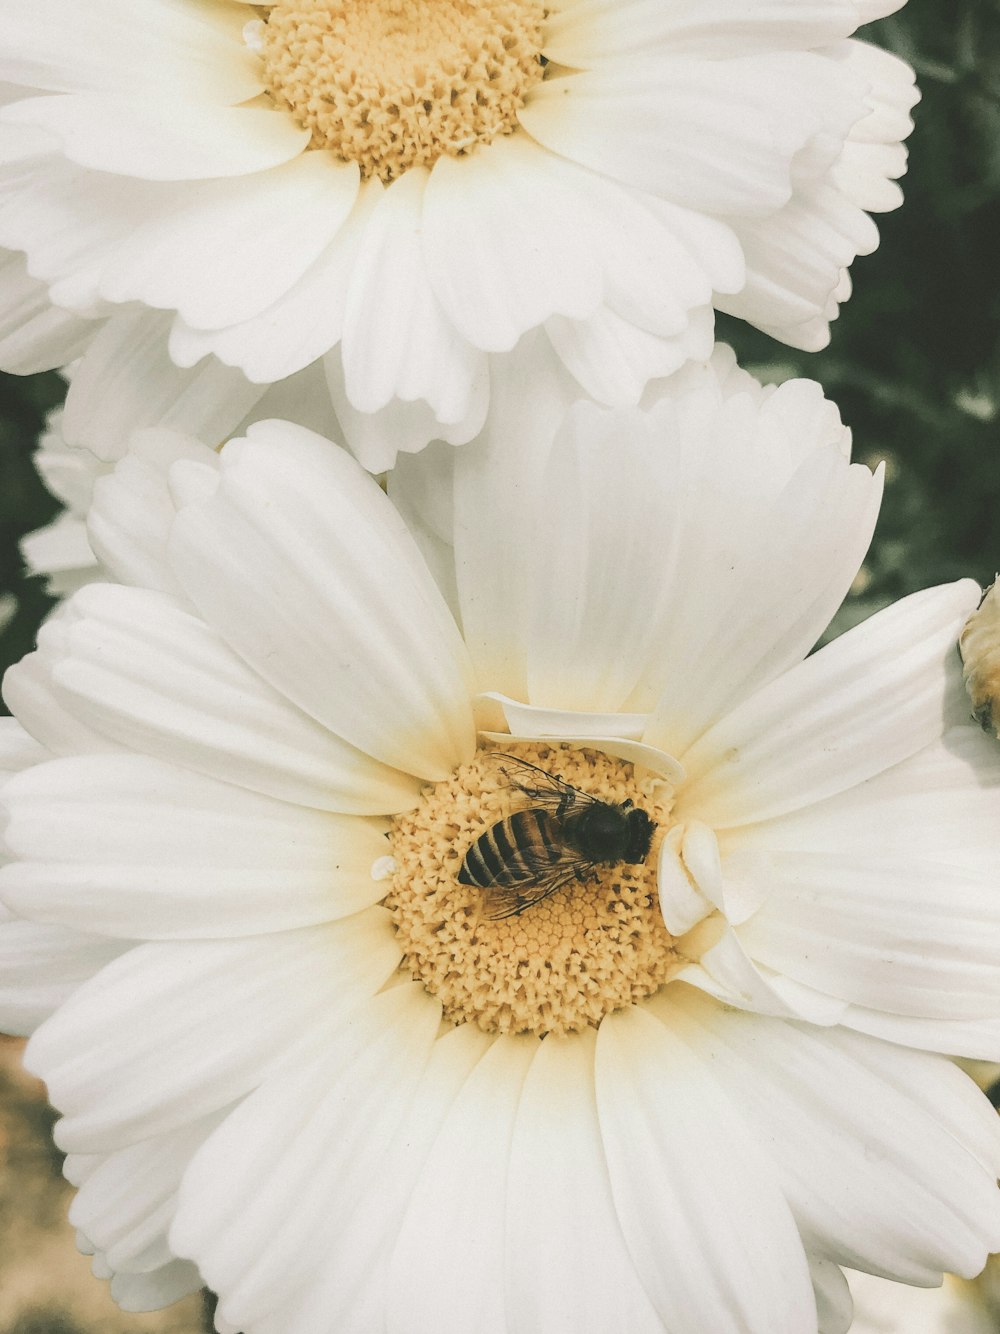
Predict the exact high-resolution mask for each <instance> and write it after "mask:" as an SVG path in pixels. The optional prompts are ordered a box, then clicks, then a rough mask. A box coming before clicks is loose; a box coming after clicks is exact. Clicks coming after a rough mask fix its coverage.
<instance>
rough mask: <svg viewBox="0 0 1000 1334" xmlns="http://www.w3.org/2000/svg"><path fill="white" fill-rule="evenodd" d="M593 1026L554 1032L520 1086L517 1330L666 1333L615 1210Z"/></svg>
mask: <svg viewBox="0 0 1000 1334" xmlns="http://www.w3.org/2000/svg"><path fill="white" fill-rule="evenodd" d="M596 1038H597V1034H596V1033H595V1032H594V1031H593V1030H592V1029H587V1030H585V1031H584V1032H583V1033H581V1034H574V1035H572V1036H570V1037H568V1038H557V1037H553V1036H551V1035H550V1036H549V1037H547V1038H546V1040H545V1041H544V1042H543V1043H541V1044H540V1045H539V1047H538V1050H537V1053H536V1055H535V1058H534V1060H533V1061H532V1063H531V1067H530V1069H529V1071H528V1075H527V1078H526V1080H525V1082H524V1088H523V1090H522V1093H521V1100H520V1103H519V1105H518V1110H517V1120H516V1122H515V1125H514V1139H513V1143H512V1145H511V1153H510V1170H509V1175H508V1178H507V1225H506V1233H507V1249H506V1261H507V1294H508V1295H507V1310H508V1317H507V1319H508V1327H509V1329H510V1331H511V1334H536V1332H537V1331H541V1330H552V1331H556V1330H580V1331H584V1330H594V1331H597V1330H613V1329H622V1330H628V1331H629V1334H663V1324H662V1323H661V1321H660V1318H659V1316H658V1315H657V1313H656V1311H655V1310H654V1308H653V1306H652V1304H651V1302H650V1300H649V1297H647V1295H646V1292H645V1290H644V1288H643V1286H642V1284H641V1283H640V1281H639V1276H638V1274H637V1273H636V1270H635V1266H634V1265H633V1263H632V1259H631V1257H630V1255H629V1252H628V1248H627V1247H626V1245H625V1241H624V1238H623V1237H622V1233H621V1228H620V1226H619V1223H618V1217H617V1215H616V1213H615V1206H614V1201H613V1199H612V1196H611V1187H610V1183H609V1181H608V1169H607V1165H606V1163H605V1158H604V1144H603V1142H602V1140H601V1131H600V1126H599V1124H598V1119H597V1102H596V1097H595V1092H594V1047H595V1043H596Z"/></svg>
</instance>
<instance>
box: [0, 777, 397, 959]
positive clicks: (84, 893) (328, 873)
mask: <svg viewBox="0 0 1000 1334" xmlns="http://www.w3.org/2000/svg"><path fill="white" fill-rule="evenodd" d="M3 801H4V805H5V806H6V807H7V810H8V812H9V814H10V823H9V825H8V827H7V832H6V835H5V837H6V839H7V842H8V845H9V847H10V849H11V851H12V852H13V853H14V855H15V856H16V857H18V858H21V859H22V860H19V861H16V862H14V863H12V864H11V865H8V866H5V867H4V868H3V869H2V870H0V893H2V895H3V898H4V900H5V901H6V902H7V903H8V904H9V906H10V907H11V908H12V909H13V910H14V911H15V912H18V913H21V914H22V915H24V916H31V917H32V918H34V919H35V920H36V921H40V922H51V923H62V924H63V925H66V926H71V927H75V928H77V929H80V930H91V931H96V932H98V933H100V934H102V935H110V936H123V937H125V938H135V937H142V936H149V937H153V938H156V937H162V938H166V939H185V938H187V939H191V938H197V937H205V936H231V935H232V936H245V935H252V934H254V933H255V932H262V931H281V930H286V929H288V928H290V927H296V926H302V925H304V924H307V923H313V922H323V921H330V920H333V919H334V918H338V917H345V916H348V915H349V914H351V913H353V912H356V911H357V910H358V909H359V908H363V907H366V906H367V905H368V904H371V903H375V902H377V901H378V899H380V898H381V897H382V895H383V893H384V890H383V889H382V888H381V887H380V886H379V885H378V884H376V883H375V882H374V881H373V880H372V878H371V867H372V864H373V863H374V862H375V861H376V860H377V859H378V858H379V857H380V856H382V855H384V853H385V850H386V845H385V840H384V838H383V837H382V832H381V828H380V826H379V825H378V824H377V823H376V822H375V821H372V820H364V819H359V818H357V817H355V816H348V815H331V814H328V813H326V812H321V811H312V810H307V809H305V808H303V807H297V806H290V805H288V804H287V803H285V802H278V801H274V800H272V799H271V798H269V797H263V796H259V795H257V794H256V793H252V792H247V791H245V790H243V789H241V788H236V787H231V786H230V785H229V784H228V783H218V782H216V781H215V780H214V779H210V778H204V777H202V776H201V775H200V774H195V773H192V772H190V771H187V770H183V769H177V768H175V767H174V766H172V765H168V764H163V763H161V762H160V761H158V760H152V759H148V758H147V757H146V756H139V755H100V756H98V755H94V756H87V757H80V758H75V759H64V760H55V761H53V762H52V763H50V764H41V765H38V766H36V767H35V768H34V769H32V770H30V771H28V772H27V773H24V774H19V775H17V776H16V777H15V778H12V779H11V780H10V782H9V784H8V785H7V786H6V787H5V788H4V792H3Z"/></svg>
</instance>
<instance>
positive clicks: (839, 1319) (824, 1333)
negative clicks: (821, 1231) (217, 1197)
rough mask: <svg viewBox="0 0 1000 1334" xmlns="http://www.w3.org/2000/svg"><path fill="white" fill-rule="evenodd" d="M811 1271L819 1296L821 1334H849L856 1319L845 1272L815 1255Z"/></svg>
mask: <svg viewBox="0 0 1000 1334" xmlns="http://www.w3.org/2000/svg"><path fill="white" fill-rule="evenodd" d="M809 1271H810V1273H811V1274H812V1280H813V1291H814V1292H815V1294H816V1314H817V1315H818V1316H819V1334H847V1331H848V1330H849V1329H850V1328H851V1320H852V1317H853V1315H854V1303H853V1301H852V1300H851V1290H850V1288H849V1287H848V1286H847V1279H846V1278H845V1277H844V1271H843V1270H842V1269H840V1268H839V1267H838V1266H837V1265H835V1264H834V1263H833V1261H832V1260H824V1259H823V1258H822V1257H820V1256H814V1255H811V1256H810V1257H809ZM859 1334H860V1332H859Z"/></svg>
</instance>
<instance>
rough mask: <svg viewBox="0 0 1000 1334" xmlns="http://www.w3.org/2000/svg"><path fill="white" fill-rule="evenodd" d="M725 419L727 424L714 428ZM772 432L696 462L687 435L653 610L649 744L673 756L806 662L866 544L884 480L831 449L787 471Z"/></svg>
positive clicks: (782, 447) (780, 439) (783, 441)
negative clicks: (654, 695)
mask: <svg viewBox="0 0 1000 1334" xmlns="http://www.w3.org/2000/svg"><path fill="white" fill-rule="evenodd" d="M779 392H780V391H779ZM678 397H679V396H678ZM777 397H778V395H777V394H776V395H775V396H774V399H772V400H771V401H772V402H774V401H775V400H776V399H777ZM738 401H739V400H736V402H737V403H738ZM820 403H822V400H820ZM820 403H817V404H815V405H814V407H815V408H818V407H819V406H820ZM725 417H726V413H725V412H724V411H723V412H720V413H719V415H718V417H717V419H716V423H715V424H714V425H715V429H716V430H717V429H719V427H722V426H723V423H724V422H725ZM768 425H769V424H766V417H765V415H764V414H763V413H761V414H760V415H759V416H757V421H756V423H755V426H754V427H752V428H751V430H752V432H753V434H752V435H751V437H750V439H749V440H748V439H746V438H744V439H743V440H740V438H739V434H741V433H734V435H733V436H732V437H731V438H730V440H729V441H728V442H725V443H722V442H720V443H719V445H717V446H716V447H715V448H705V447H704V445H703V446H702V450H701V454H700V456H696V455H695V454H694V449H695V439H696V438H697V437H696V436H694V435H692V436H691V437H689V438H688V440H686V441H684V443H683V444H682V446H681V450H678V453H680V455H681V456H680V458H679V459H677V461H676V463H675V464H674V466H673V468H672V469H671V471H670V472H669V473H668V474H667V477H668V479H669V480H673V482H674V488H673V495H672V505H671V509H670V511H669V512H668V513H667V514H664V516H663V526H664V530H665V532H666V533H667V534H668V535H669V536H668V541H669V542H670V547H669V548H668V550H667V551H666V552H665V553H664V556H663V558H662V560H663V569H664V575H663V576H662V580H661V583H660V586H659V588H658V589H657V594H656V605H655V611H652V615H653V616H654V617H655V618H656V620H657V621H658V625H657V630H658V642H657V644H656V650H657V652H656V657H655V659H654V669H653V671H652V672H650V678H651V679H650V684H653V682H656V684H657V686H658V693H659V692H662V693H660V698H659V701H658V703H657V704H656V706H655V708H654V709H653V712H652V716H651V718H650V721H649V726H648V728H647V731H646V734H645V737H644V739H645V740H646V741H648V742H649V743H650V744H651V745H655V746H659V747H661V748H663V749H666V750H669V751H670V753H672V754H676V755H681V754H682V752H683V751H684V750H685V749H686V747H687V746H688V745H689V744H690V743H691V742H692V741H693V740H694V739H695V738H696V737H697V736H698V735H699V733H700V732H701V731H702V729H703V728H704V727H705V726H706V724H708V723H709V722H710V721H712V720H713V719H714V718H718V717H719V716H720V714H722V713H724V712H725V710H726V709H727V708H731V707H732V706H733V704H734V703H735V702H736V701H737V700H739V699H740V698H745V697H746V695H747V693H749V692H750V691H752V690H753V689H754V688H755V686H757V685H758V684H759V685H763V684H764V683H765V682H766V681H768V680H772V679H773V678H774V677H776V676H778V675H779V674H780V673H781V672H782V671H784V670H785V669H786V668H788V667H791V666H792V665H793V664H795V663H797V662H799V661H800V660H801V658H802V657H803V656H804V655H805V654H806V653H807V652H808V650H809V648H810V647H811V646H812V644H813V643H814V642H815V640H816V639H817V638H818V636H819V634H820V633H821V631H822V629H823V628H824V627H825V625H826V624H827V622H828V621H829V618H830V617H831V616H832V614H833V612H834V611H835V610H836V608H837V606H838V605H839V603H840V600H841V599H842V598H843V596H844V594H845V593H846V591H847V588H848V586H849V584H850V582H851V580H852V579H853V578H854V575H855V574H856V572H857V568H858V566H859V565H860V563H861V559H862V557H863V555H864V552H865V549H866V548H867V546H868V543H869V541H870V538H871V533H872V529H873V527H874V523H875V518H876V515H877V512H878V504H879V500H880V497H881V490H882V485H881V476H880V475H879V476H876V477H875V478H873V477H872V475H871V474H870V473H869V472H868V470H867V469H865V468H862V467H860V466H855V467H850V466H849V465H848V464H847V462H846V460H845V459H843V458H842V457H840V455H839V453H838V452H835V451H834V450H833V449H831V448H829V447H823V448H814V449H812V450H810V451H809V452H807V453H806V456H805V458H804V459H803V461H802V462H801V464H799V466H798V468H797V469H795V470H794V471H792V470H791V469H790V468H788V464H787V462H786V459H787V450H788V441H789V440H794V439H795V438H796V437H795V435H793V434H792V433H791V432H787V433H786V432H784V431H781V430H778V431H774V435H773V438H772V440H768V438H767V436H768V434H769V433H770V432H769V430H768ZM754 436H756V439H754ZM800 438H801V437H800ZM681 451H683V452H681ZM783 455H784V456H785V457H784V458H783V457H782V456H783ZM792 466H793V467H794V464H793V465H792ZM716 470H718V472H722V473H724V474H726V475H727V485H726V487H725V488H722V487H719V486H718V485H717V483H716V482H715V481H714V480H713V478H714V477H715V476H716V475H717V473H716ZM789 472H791V476H789V475H788V474H789ZM685 767H686V766H685ZM691 813H692V814H696V815H698V816H699V817H700V818H703V819H704V818H706V817H705V816H704V814H703V812H702V811H701V810H696V809H695V808H694V807H692V808H691Z"/></svg>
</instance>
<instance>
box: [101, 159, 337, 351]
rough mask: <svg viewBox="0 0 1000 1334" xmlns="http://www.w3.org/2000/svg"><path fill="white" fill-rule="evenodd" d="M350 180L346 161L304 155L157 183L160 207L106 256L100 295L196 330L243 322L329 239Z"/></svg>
mask: <svg viewBox="0 0 1000 1334" xmlns="http://www.w3.org/2000/svg"><path fill="white" fill-rule="evenodd" d="M358 184H359V177H358V169H357V166H356V165H355V164H354V163H338V162H336V160H334V159H332V158H331V157H330V156H329V155H328V154H326V153H303V154H301V155H300V156H299V157H297V158H295V159H293V160H292V161H291V162H286V163H283V164H282V165H280V166H277V167H274V168H272V169H271V170H269V171H268V172H267V173H266V175H265V176H258V175H257V174H256V173H255V174H253V175H251V176H239V177H236V178H234V179H232V180H211V181H205V182H203V183H202V184H201V185H200V186H199V187H198V188H197V189H191V188H190V187H185V186H183V185H167V186H161V187H160V188H159V189H157V190H154V191H153V194H152V196H151V197H152V199H153V200H154V201H159V206H158V207H155V208H154V209H151V210H150V211H149V212H148V214H147V217H146V220H145V221H144V222H143V223H142V224H141V225H140V226H139V227H138V228H137V229H136V230H135V231H134V232H133V234H132V235H131V236H130V237H129V238H128V240H125V241H122V242H121V243H119V244H118V245H116V246H115V247H114V249H113V251H109V252H107V254H106V257H105V262H104V265H103V272H102V276H101V279H100V284H99V286H100V294H101V295H102V296H103V297H104V298H105V299H106V300H108V301H116V302H120V301H142V302H144V303H145V304H146V305H149V306H157V307H160V308H162V309H166V310H176V311H178V312H179V313H180V315H181V317H182V318H183V319H184V321H185V322H186V323H187V324H190V325H192V326H193V327H194V328H196V329H197V328H212V327H214V326H216V325H219V324H238V323H240V321H242V320H247V319H250V317H251V316H253V315H257V314H259V313H260V312H261V311H262V310H266V309H267V307H268V306H270V305H271V304H272V303H273V302H274V301H276V300H277V299H278V298H279V297H281V296H284V295H285V293H286V292H288V291H289V289H290V288H291V287H292V286H293V285H294V284H295V283H296V282H297V281H298V280H299V278H301V276H302V274H303V273H304V272H305V271H306V269H307V268H308V267H309V265H310V264H311V263H312V262H313V261H314V260H315V259H316V258H317V256H318V255H319V254H321V252H322V251H323V250H324V248H325V247H326V246H327V245H328V244H329V243H330V241H331V240H332V239H333V237H334V236H335V235H336V233H337V232H338V231H339V229H340V227H341V226H342V225H343V223H344V222H345V221H346V219H347V217H348V215H349V214H350V212H351V209H352V208H353V206H354V201H355V198H356V197H357V193H358Z"/></svg>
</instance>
